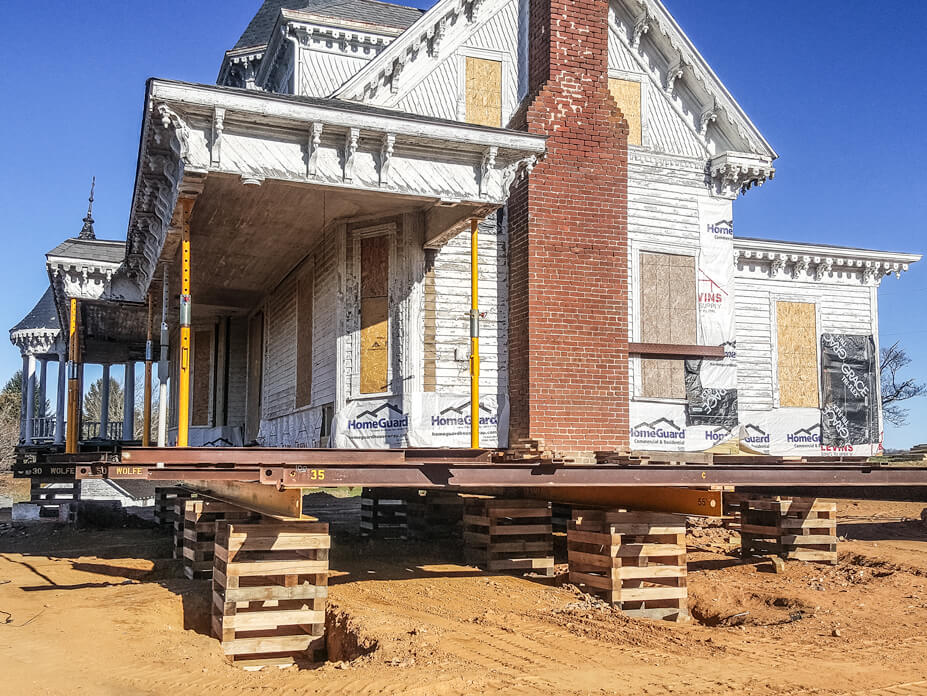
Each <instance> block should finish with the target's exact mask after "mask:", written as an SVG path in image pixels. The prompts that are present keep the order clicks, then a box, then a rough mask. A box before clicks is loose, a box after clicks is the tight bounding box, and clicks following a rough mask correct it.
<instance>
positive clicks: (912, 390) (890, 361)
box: [879, 341, 927, 426]
mask: <svg viewBox="0 0 927 696" xmlns="http://www.w3.org/2000/svg"><path fill="white" fill-rule="evenodd" d="M879 357H880V362H879V376H880V379H881V383H882V416H883V417H884V418H885V420H887V421H888V422H889V423H891V424H892V425H898V426H901V425H906V424H907V422H908V409H906V408H902V407H901V406H900V405H899V404H900V403H901V402H902V401H907V400H908V399H913V398H914V397H917V396H921V395H922V394H925V393H927V384H924V383H923V382H918V381H917V380H915V379H914V378H913V377H908V378H907V379H902V378H901V377H900V376H899V373H900V372H901V370H902V369H903V368H904V367H905V366H906V365H908V364H910V362H911V358H909V357H908V354H907V353H905V350H904V348H902V347H901V346H899V345H898V342H897V341H896V342H895V343H894V344H892V346H891V347H890V348H883V349H882V351H881V355H880V356H879Z"/></svg>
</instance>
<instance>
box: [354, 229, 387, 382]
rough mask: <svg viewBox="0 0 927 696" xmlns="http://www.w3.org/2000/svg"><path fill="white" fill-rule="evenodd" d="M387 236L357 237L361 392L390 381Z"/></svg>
mask: <svg viewBox="0 0 927 696" xmlns="http://www.w3.org/2000/svg"><path fill="white" fill-rule="evenodd" d="M389 247H390V237H389V236H387V235H380V236H377V237H364V238H362V239H361V240H360V305H361V307H360V309H361V327H360V393H361V394H380V393H382V392H385V391H386V390H387V386H388V382H389Z"/></svg>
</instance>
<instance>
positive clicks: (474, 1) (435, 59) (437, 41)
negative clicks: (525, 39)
mask: <svg viewBox="0 0 927 696" xmlns="http://www.w3.org/2000/svg"><path fill="white" fill-rule="evenodd" d="M518 8H519V2H518V0H466V1H464V2H461V1H460V0H440V2H438V4H436V5H435V6H434V7H433V8H432V9H431V10H429V11H428V12H427V13H426V14H425V15H424V16H423V17H422V18H421V19H420V20H419V21H418V22H416V23H415V24H414V25H413V26H412V27H410V28H409V29H408V30H406V31H405V32H404V33H403V34H402V35H401V36H400V37H399V38H397V39H396V40H395V41H394V42H393V43H392V44H391V45H390V46H389V47H387V48H386V50H384V51H383V53H381V54H380V55H379V56H377V57H376V58H375V59H374V60H372V61H371V62H370V63H369V64H368V65H367V66H366V67H364V68H363V69H362V70H360V71H359V72H358V74H356V75H355V76H353V77H352V78H351V79H350V80H348V81H347V82H346V83H345V84H344V85H343V86H342V87H341V88H340V89H338V90H337V91H335V92H334V93H333V94H332V96H333V97H337V98H342V99H351V100H357V101H364V102H366V103H369V104H377V105H379V106H386V107H389V108H396V109H402V110H404V111H410V112H412V113H418V114H422V115H427V116H442V117H445V118H453V119H458V120H464V119H465V118H466V93H465V83H466V66H467V58H472V59H480V60H484V61H496V62H498V63H499V66H498V68H499V69H498V71H497V72H498V73H499V80H500V83H501V84H500V91H501V96H500V98H499V101H500V102H501V112H502V115H501V122H502V123H503V124H505V123H507V121H508V118H509V116H510V115H511V113H512V112H513V111H514V109H515V106H516V100H517V94H518V65H519V59H518V43H519V42H518V34H519V30H518V28H519V10H518ZM473 64H474V61H471V66H472V65H473ZM490 72H492V71H490Z"/></svg>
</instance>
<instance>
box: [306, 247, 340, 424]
mask: <svg viewBox="0 0 927 696" xmlns="http://www.w3.org/2000/svg"><path fill="white" fill-rule="evenodd" d="M336 249H337V247H336V236H335V232H334V231H332V230H331V229H329V230H328V231H327V232H326V233H325V237H324V238H323V239H322V241H321V242H320V243H319V245H318V246H317V247H316V250H315V253H314V254H313V255H312V257H311V258H312V259H313V262H314V263H315V277H314V281H315V287H314V290H313V295H314V297H313V312H312V320H313V326H312V403H313V404H315V405H317V406H321V405H324V404H327V403H332V402H334V400H335V374H336V366H335V317H336V316H337V314H338V312H337V303H338V269H337V263H338V258H337V253H336Z"/></svg>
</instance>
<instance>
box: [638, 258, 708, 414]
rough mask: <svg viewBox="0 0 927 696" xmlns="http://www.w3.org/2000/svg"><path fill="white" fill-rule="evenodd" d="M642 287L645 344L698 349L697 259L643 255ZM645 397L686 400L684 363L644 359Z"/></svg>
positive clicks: (642, 337) (642, 394)
mask: <svg viewBox="0 0 927 696" xmlns="http://www.w3.org/2000/svg"><path fill="white" fill-rule="evenodd" d="M640 286H641V287H640V301H641V302H640V305H641V341H643V342H644V343H666V344H676V345H690V346H691V345H695V343H696V342H697V322H696V312H697V310H696V291H695V257H694V256H680V255H676V254H652V253H642V254H641V255H640ZM641 396H644V397H651V398H672V399H683V398H685V396H686V383H685V365H684V363H683V361H682V360H669V359H661V358H644V359H642V360H641Z"/></svg>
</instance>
